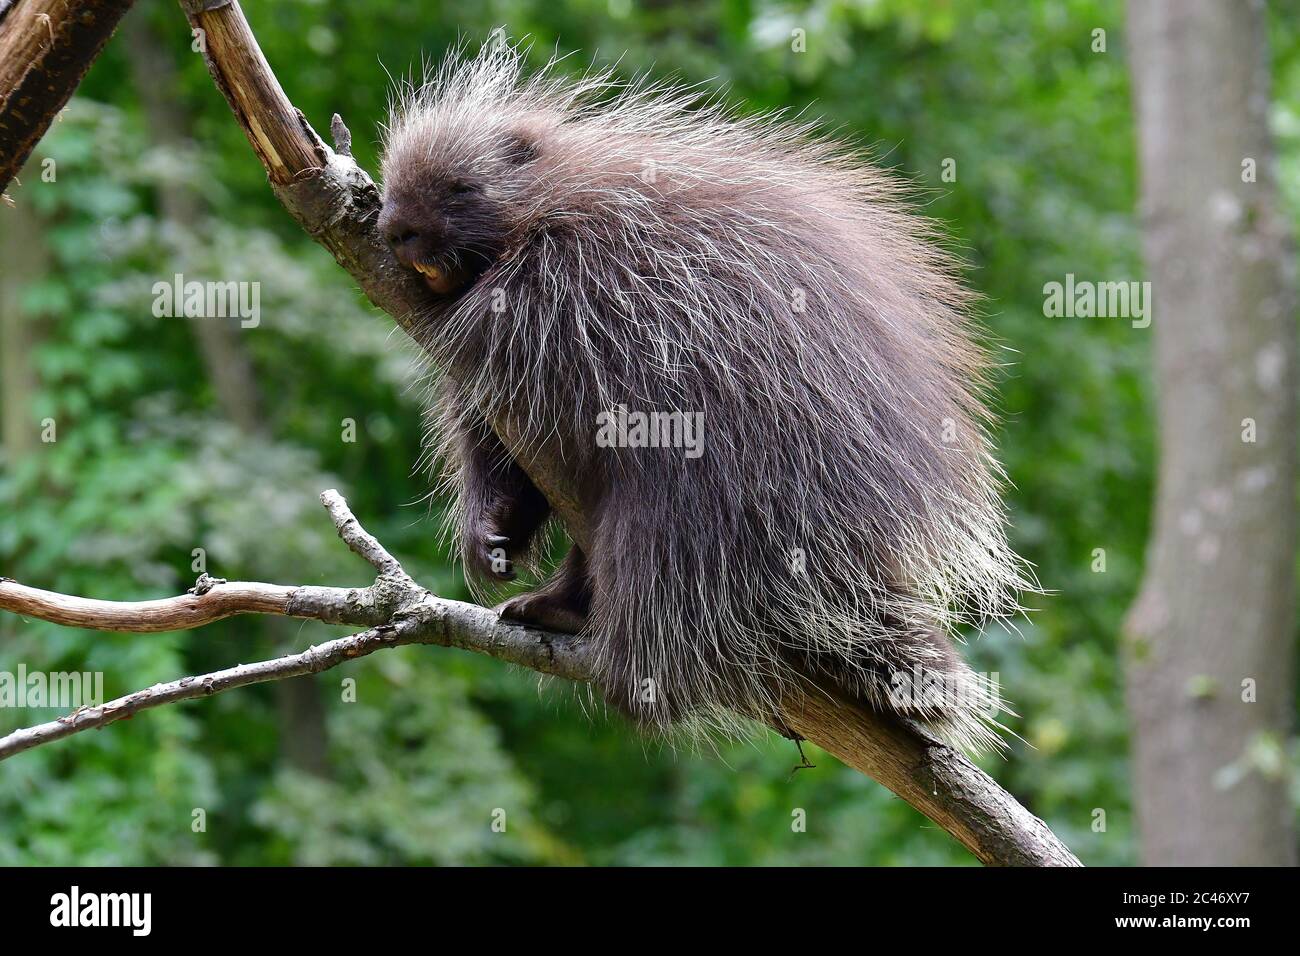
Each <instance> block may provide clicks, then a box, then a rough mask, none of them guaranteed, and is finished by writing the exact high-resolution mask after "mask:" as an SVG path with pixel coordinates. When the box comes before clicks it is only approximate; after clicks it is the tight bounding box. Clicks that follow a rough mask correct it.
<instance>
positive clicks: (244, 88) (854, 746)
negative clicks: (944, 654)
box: [180, 0, 1079, 866]
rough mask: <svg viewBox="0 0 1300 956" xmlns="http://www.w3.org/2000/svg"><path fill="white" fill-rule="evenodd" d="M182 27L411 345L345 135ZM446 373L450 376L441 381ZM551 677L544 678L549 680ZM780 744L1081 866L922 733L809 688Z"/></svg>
mask: <svg viewBox="0 0 1300 956" xmlns="http://www.w3.org/2000/svg"><path fill="white" fill-rule="evenodd" d="M180 3H181V6H182V7H183V8H184V9H185V12H186V15H187V16H188V17H189V20H190V23H191V25H192V26H194V27H195V28H197V29H201V30H203V31H204V36H205V37H206V39H207V43H206V51H205V54H204V55H205V58H206V60H207V63H208V67H209V70H210V71H211V73H212V76H213V79H214V80H215V81H216V83H217V86H218V88H219V89H220V90H221V91H222V93H223V94H224V95H225V97H226V99H227V101H228V102H229V103H230V106H231V109H232V110H233V111H234V114H235V119H236V121H237V122H238V123H239V125H240V126H241V127H242V128H243V130H244V132H245V134H246V135H247V137H248V140H249V143H250V144H251V145H252V147H253V149H254V151H255V152H256V153H257V155H258V156H259V158H261V159H262V161H263V165H265V166H266V169H267V174H268V177H269V178H270V181H271V188H272V190H273V191H274V192H275V194H276V196H277V197H278V198H279V199H280V201H281V203H283V205H284V207H285V209H287V210H288V211H289V213H290V214H291V215H292V216H293V217H294V219H296V220H297V221H298V223H299V224H300V225H301V226H302V227H303V228H304V229H305V230H306V231H307V233H308V234H309V235H311V236H312V238H314V239H315V240H316V241H317V242H319V243H320V244H321V245H323V246H325V248H327V249H328V250H329V251H330V252H331V253H332V254H333V255H334V258H335V259H336V260H337V261H338V263H339V264H340V265H341V266H343V268H344V269H346V270H347V271H348V272H349V273H350V274H351V275H352V277H353V278H354V279H355V280H356V282H357V284H358V285H360V287H361V288H362V290H363V291H364V292H365V293H366V295H367V296H368V297H369V298H370V300H371V301H372V302H373V303H374V304H375V305H376V306H378V307H379V308H381V309H383V310H384V311H385V312H388V313H389V314H390V315H392V316H393V317H394V318H395V319H396V320H397V322H398V324H399V325H401V326H402V328H403V329H405V330H406V332H407V333H408V334H410V335H411V336H412V337H413V338H415V339H416V341H420V340H421V331H420V329H419V327H418V325H417V323H416V321H415V320H416V316H418V315H419V312H420V304H421V302H422V301H423V296H424V287H423V285H422V283H421V282H420V280H419V279H418V278H417V277H416V275H415V274H414V273H413V272H411V271H410V270H408V269H403V268H401V267H400V265H399V264H398V262H397V261H396V259H395V258H394V257H393V255H392V253H391V252H390V251H389V249H388V247H387V245H386V244H385V243H384V242H383V240H382V238H381V237H380V236H379V235H378V233H377V231H376V229H375V221H376V218H377V217H378V213H379V207H380V196H379V190H378V189H377V188H376V186H375V184H374V182H373V181H372V180H371V178H370V177H369V176H368V175H367V174H366V172H365V171H364V170H362V169H361V168H360V167H359V166H357V164H356V163H355V162H354V161H353V160H352V158H351V157H350V156H349V155H347V153H348V149H347V146H346V145H345V144H346V143H349V142H350V139H351V137H350V135H348V134H347V133H346V127H345V126H344V124H343V122H342V121H341V120H338V119H336V121H334V122H332V124H331V125H332V127H333V129H334V135H335V140H336V143H337V145H338V147H339V151H338V152H337V153H336V152H335V151H334V150H331V149H330V148H329V147H328V146H326V145H325V144H324V143H323V142H322V141H321V139H320V137H319V136H317V135H316V132H315V131H314V130H313V129H312V128H311V126H310V125H309V124H308V123H307V121H306V119H305V118H304V117H303V115H302V114H301V113H300V112H298V111H297V110H296V109H294V107H293V105H292V103H290V101H289V99H288V97H287V96H285V94H284V91H283V89H282V88H281V87H280V84H279V83H278V82H277V81H276V80H275V77H274V75H273V74H272V73H271V69H270V66H269V65H268V64H267V62H266V59H265V57H263V55H262V52H261V50H260V49H259V48H258V46H257V42H256V40H255V38H254V37H253V33H252V30H251V29H250V28H249V26H248V23H247V21H246V20H245V19H244V15H243V12H242V11H241V10H240V7H239V4H238V3H237V2H235V0H180ZM449 371H450V372H451V373H452V374H455V373H456V370H455V369H452V370H449ZM491 424H492V427H493V428H494V429H495V430H496V432H497V433H498V435H499V436H500V437H501V439H502V441H503V442H504V443H505V445H506V446H507V448H509V449H511V451H512V452H514V453H515V455H516V459H517V460H519V461H520V463H521V464H522V465H524V467H525V468H526V470H527V471H528V474H529V477H530V478H531V479H532V480H533V483H534V484H535V485H536V486H537V487H538V489H539V490H540V491H541V492H542V493H543V494H544V495H545V496H546V498H547V500H548V501H549V502H550V503H551V506H552V508H553V509H554V510H555V512H556V514H557V515H558V516H559V517H560V518H561V520H562V521H563V522H564V524H565V526H566V528H567V530H568V532H569V535H570V537H572V538H573V540H574V541H575V542H576V543H578V545H579V546H581V547H584V548H586V547H588V546H589V544H590V535H589V530H590V529H589V528H588V526H587V523H586V519H585V516H584V515H583V514H582V513H581V510H580V509H579V508H578V506H577V501H578V494H577V489H576V487H574V483H573V478H572V476H569V475H567V474H566V473H565V470H564V469H563V468H561V467H559V465H558V461H557V460H556V459H555V458H554V457H548V456H547V454H546V449H545V448H542V449H540V450H539V449H537V448H535V447H529V448H528V449H527V451H528V454H527V455H526V456H525V455H524V454H523V451H524V449H523V442H522V441H521V438H520V436H522V435H523V434H524V430H523V428H522V427H521V425H520V423H519V422H517V421H514V420H512V419H510V418H508V417H507V418H494V419H492V420H491ZM548 672H549V671H548ZM783 706H784V710H785V713H784V714H783V717H784V721H783V723H784V725H785V726H783V727H781V728H779V730H780V731H781V732H782V733H789V731H791V730H793V731H794V732H796V733H798V734H799V735H801V736H802V737H804V738H806V739H808V740H811V741H812V742H814V743H816V744H818V745H819V746H821V747H822V748H823V749H825V750H827V751H829V752H830V753H832V754H834V755H835V756H837V757H838V758H839V759H840V760H842V761H844V762H845V763H847V764H848V765H849V766H851V767H854V768H855V769H857V770H859V771H861V772H862V773H865V774H867V775H868V776H870V777H873V778H874V779H876V780H878V781H880V782H881V783H882V784H884V785H885V786H887V787H889V789H891V790H893V791H894V792H895V793H896V794H898V795H899V796H901V797H903V799H905V800H907V801H908V802H909V803H911V804H912V805H913V806H914V807H916V808H917V809H918V810H920V811H921V812H922V813H924V814H925V815H926V816H928V817H930V819H932V820H934V821H935V822H936V823H937V824H939V825H940V826H941V827H943V828H944V829H945V830H947V831H949V832H950V833H952V834H953V835H954V836H955V837H956V838H957V839H958V840H960V841H961V842H962V843H963V845H965V846H966V847H967V848H968V849H970V851H971V852H972V853H974V854H975V856H977V857H978V858H979V859H980V860H981V861H983V862H985V863H998V864H1009V865H1073V866H1077V865H1079V861H1078V860H1077V859H1076V858H1075V857H1074V855H1073V854H1071V853H1070V851H1069V850H1068V849H1067V848H1066V847H1065V845H1064V844H1062V843H1061V842H1060V841H1059V840H1058V839H1057V838H1056V837H1055V836H1054V835H1053V834H1052V833H1051V831H1050V830H1049V829H1048V828H1047V826H1046V825H1045V824H1043V823H1042V821H1041V820H1038V819H1037V818H1036V817H1034V816H1033V815H1032V814H1031V813H1030V812H1029V811H1028V810H1026V809H1025V808H1024V807H1022V806H1021V805H1020V804H1019V803H1017V802H1016V800H1015V798H1013V797H1012V796H1011V795H1010V794H1008V793H1007V792H1006V791H1004V790H1002V789H1001V788H1000V787H999V786H998V785H997V783H996V782H994V781H993V780H992V779H991V778H990V777H989V776H988V775H987V774H985V773H984V772H983V771H982V770H980V769H979V768H978V767H976V766H975V765H974V764H973V763H971V762H970V761H969V760H967V759H966V757H965V756H963V755H962V754H959V753H957V752H955V751H953V750H952V749H951V748H950V747H948V746H947V745H946V744H944V743H942V742H940V741H939V740H937V739H936V738H935V737H934V736H933V735H931V734H930V733H929V732H928V731H927V730H926V729H925V728H923V727H921V726H919V725H916V724H913V723H910V722H904V721H899V720H897V719H895V718H893V717H890V716H887V715H882V714H878V713H875V712H874V711H871V710H869V709H868V708H866V707H864V706H862V705H861V704H858V703H854V702H847V701H843V700H840V699H838V698H837V697H836V696H835V695H834V694H833V693H831V692H829V691H827V690H824V689H822V688H819V687H815V686H811V685H809V686H808V687H806V688H802V689H800V688H795V689H792V691H791V693H790V695H789V696H788V697H787V699H786V700H785V701H784V702H783Z"/></svg>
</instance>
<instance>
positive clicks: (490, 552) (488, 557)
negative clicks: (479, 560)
mask: <svg viewBox="0 0 1300 956" xmlns="http://www.w3.org/2000/svg"><path fill="white" fill-rule="evenodd" d="M483 543H484V555H483V557H484V562H485V563H486V565H487V567H488V568H489V569H490V570H491V572H492V576H493V577H494V578H496V579H497V580H500V581H513V580H514V579H515V566H514V562H512V561H511V560H510V558H509V557H508V555H507V551H506V549H507V548H508V547H509V546H510V539H509V538H508V537H506V536H505V535H503V534H489V535H485V536H484V538H483Z"/></svg>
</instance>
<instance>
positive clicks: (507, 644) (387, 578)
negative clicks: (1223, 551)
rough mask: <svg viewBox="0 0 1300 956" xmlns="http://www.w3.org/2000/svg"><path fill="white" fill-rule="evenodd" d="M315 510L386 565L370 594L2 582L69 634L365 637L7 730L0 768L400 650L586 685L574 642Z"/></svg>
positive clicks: (336, 512)
mask: <svg viewBox="0 0 1300 956" xmlns="http://www.w3.org/2000/svg"><path fill="white" fill-rule="evenodd" d="M321 502H322V503H323V504H324V505H325V507H326V508H327V509H328V510H329V513H330V517H331V518H332V519H333V520H334V525H335V527H337V528H338V529H339V535H340V537H342V538H343V539H344V541H346V542H347V543H348V545H349V547H351V548H352V550H353V551H356V552H357V553H358V554H359V555H361V556H362V557H366V558H367V560H369V559H370V558H371V557H377V556H378V555H379V554H382V555H383V556H384V558H386V561H385V560H382V559H380V563H382V564H383V565H384V566H383V567H381V568H380V569H379V570H380V574H379V576H378V577H377V578H376V579H375V583H374V584H373V585H371V586H370V587H367V588H326V587H297V588H294V587H284V586H281V585H276V584H253V583H246V582H239V581H235V582H226V581H220V580H215V581H214V580H213V579H208V580H207V581H206V582H205V587H206V588H207V590H205V592H204V593H203V594H182V595H180V596H179V597H174V598H168V599H166V600H161V601H136V602H118V601H91V600H87V599H85V598H78V597H71V596H68V595H64V594H55V593H54V592H51V591H41V590H39V589H37V588H29V587H26V586H25V585H22V584H19V583H18V582H16V581H11V580H9V579H7V578H0V610H6V611H12V612H14V613H16V614H21V615H24V616H27V617H35V618H39V619H40V620H44V621H51V622H53V623H55V624H66V625H69V626H73V627H89V628H95V629H97V630H104V631H132V632H153V631H165V630H180V629H185V628H192V627H198V626H199V625H202V624H208V623H211V622H212V621H217V620H221V619H222V618H225V617H230V616H231V615H234V614H282V615H286V616H290V617H299V618H310V619H314V620H318V621H324V622H325V623H327V624H351V625H357V626H363V627H368V628H369V630H366V631H363V632H362V633H360V634H353V635H352V636H350V637H342V638H338V639H337V640H333V641H327V642H326V643H324V644H321V645H318V646H315V647H310V648H308V649H307V650H305V651H303V652H302V653H300V654H290V655H288V656H286V657H280V658H276V659H274V660H266V661H260V662H258V663H256V664H240V665H239V666H237V667H230V668H226V669H224V670H219V671H214V672H213V673H211V674H203V675H200V676H197V677H182V678H181V679H180V680H175V681H171V682H170V683H166V684H156V685H154V686H153V687H150V688H147V689H145V690H141V691H137V692H135V693H133V694H128V695H126V696H125V697H119V698H117V699H116V700H113V701H109V702H108V703H106V704H104V705H102V706H100V707H85V708H81V709H79V710H77V711H75V712H74V713H72V714H69V715H67V716H65V717H60V718H58V719H57V720H53V721H50V722H49V723H46V724H40V725H38V726H35V727H28V728H26V729H23V730H17V731H14V732H13V733H11V734H9V735H8V736H7V737H3V738H0V760H4V759H5V758H6V757H11V756H13V755H14V754H16V753H21V752H22V751H24V750H30V749H31V748H32V747H37V746H40V745H41V744H45V743H50V742H52V741H55V740H60V739H62V738H64V737H68V736H70V735H72V734H75V733H80V732H81V731H83V730H92V729H94V728H97V727H104V726H107V725H108V724H111V723H113V722H114V721H117V720H121V719H123V718H124V717H130V716H132V715H134V714H136V713H139V712H140V711H142V710H149V709H151V708H153V707H160V706H162V705H163V704H172V703H177V702H179V701H183V700H193V699H194V698H196V697H206V696H209V695H211V694H216V693H220V692H221V691H224V690H231V689H232V688H235V687H244V686H246V685H248V684H260V683H264V682H266V681H275V680H284V679H286V678H289V677H299V676H301V675H303V674H315V673H319V672H320V671H323V670H328V669H329V668H331V667H337V666H338V665H339V664H342V663H345V662H346V661H350V660H355V659H356V658H358V657H365V656H366V655H368V654H372V653H374V652H375V651H377V650H381V649H383V648H386V647H400V646H402V645H404V644H433V645H437V646H441V647H458V648H461V649H463V650H468V651H475V652H477V653H480V654H486V655H488V656H489V657H495V658H497V659H498V660H502V661H507V662H509V663H512V664H520V665H522V666H524V667H527V668H529V669H531V670H535V671H538V672H540V673H543V674H552V675H554V676H556V677H563V678H565V679H567V680H572V681H579V682H585V681H587V680H589V679H590V676H591V667H590V665H589V662H588V657H587V653H588V650H587V647H586V645H584V644H583V642H581V641H580V640H578V639H577V638H575V637H573V636H571V635H559V634H547V633H544V632H542V631H535V630H532V629H529V628H525V627H519V626H517V625H513V624H506V623H504V622H502V621H501V620H500V619H498V617H497V615H496V613H495V612H493V611H491V610H489V609H487V608H483V607H479V606H477V605H474V604H465V603H464V602H461V601H447V600H444V599H442V598H439V597H437V596H435V595H434V594H432V593H430V592H429V591H427V590H425V589H424V588H422V587H420V586H419V585H418V584H416V583H415V582H414V581H413V580H411V578H410V576H408V575H407V573H406V571H404V570H403V569H402V566H401V565H400V564H399V563H398V562H397V560H396V559H395V558H393V557H392V556H391V555H389V554H388V552H387V551H385V550H384V549H383V547H382V546H381V545H380V544H379V542H378V541H376V540H375V539H374V538H373V537H372V536H371V535H370V534H369V533H368V532H367V531H366V530H365V529H364V528H362V527H361V524H360V523H359V522H358V521H357V519H356V518H355V517H354V516H353V514H352V512H351V510H350V509H349V508H348V505H347V502H346V501H344V500H343V496H342V495H340V494H339V493H338V492H337V491H333V490H331V491H326V492H324V493H323V494H322V495H321ZM372 563H375V562H372ZM201 580H202V579H201ZM196 590H200V589H196Z"/></svg>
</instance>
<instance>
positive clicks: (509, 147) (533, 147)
mask: <svg viewBox="0 0 1300 956" xmlns="http://www.w3.org/2000/svg"><path fill="white" fill-rule="evenodd" d="M537 155H538V151H537V143H536V142H535V141H534V140H533V138H532V136H530V135H529V134H528V133H525V132H522V131H521V130H511V131H510V132H508V133H506V134H505V157H506V161H507V162H509V163H510V164H511V165H512V166H523V165H526V164H527V163H531V162H532V161H533V160H534V159H536V158H537Z"/></svg>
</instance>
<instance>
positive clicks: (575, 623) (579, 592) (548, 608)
mask: <svg viewBox="0 0 1300 956" xmlns="http://www.w3.org/2000/svg"><path fill="white" fill-rule="evenodd" d="M590 610H591V582H590V581H588V579H587V561H586V557H585V556H584V555H583V553H582V550H581V549H580V548H579V547H578V546H577V545H576V544H575V545H574V546H573V547H571V548H570V549H569V553H568V555H567V556H566V557H565V559H564V562H563V563H562V564H561V565H560V567H559V568H558V569H557V570H556V572H555V574H554V575H552V576H551V578H550V579H549V580H547V581H546V583H545V584H543V585H541V587H539V588H537V589H536V590H533V591H529V592H528V593H527V594H520V595H519V596H517V597H512V598H511V599H510V600H508V601H506V602H505V603H503V604H501V605H500V606H498V607H497V613H498V614H499V615H500V616H501V620H503V621H513V622H515V623H517V624H526V625H528V626H530V627H539V628H542V629H543V630H547V631H559V632H561V633H563V634H577V633H578V632H579V631H581V630H582V628H583V625H584V624H586V622H587V614H588V612H589V611H590Z"/></svg>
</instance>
